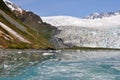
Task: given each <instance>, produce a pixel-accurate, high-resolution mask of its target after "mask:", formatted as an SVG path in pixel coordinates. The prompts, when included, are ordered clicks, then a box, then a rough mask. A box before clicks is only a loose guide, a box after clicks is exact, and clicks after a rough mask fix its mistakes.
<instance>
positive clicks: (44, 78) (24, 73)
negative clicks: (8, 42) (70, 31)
mask: <svg viewBox="0 0 120 80" xmlns="http://www.w3.org/2000/svg"><path fill="white" fill-rule="evenodd" d="M1 52H2V53H1V57H0V80H120V51H117V50H57V51H41V50H6V51H1Z"/></svg>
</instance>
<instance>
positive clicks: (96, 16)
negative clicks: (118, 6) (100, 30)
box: [84, 10, 120, 19]
mask: <svg viewBox="0 0 120 80" xmlns="http://www.w3.org/2000/svg"><path fill="white" fill-rule="evenodd" d="M117 15H120V10H119V11H116V12H106V13H93V14H91V15H89V16H87V17H84V18H85V19H102V18H106V17H112V16H117Z"/></svg>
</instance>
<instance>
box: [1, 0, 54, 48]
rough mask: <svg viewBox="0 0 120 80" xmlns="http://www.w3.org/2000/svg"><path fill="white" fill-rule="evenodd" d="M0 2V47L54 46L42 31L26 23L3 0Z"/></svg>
mask: <svg viewBox="0 0 120 80" xmlns="http://www.w3.org/2000/svg"><path fill="white" fill-rule="evenodd" d="M0 4H1V5H0V48H13V49H16V48H17V49H30V48H34V49H53V48H54V47H53V46H52V45H51V44H50V43H49V41H48V40H47V39H45V38H44V36H43V35H42V34H41V33H37V32H36V31H35V30H34V29H32V28H31V27H29V26H28V25H26V24H24V23H23V22H22V21H21V20H20V19H19V18H18V17H17V16H16V15H15V14H14V12H12V11H11V10H10V9H9V8H8V7H7V6H6V4H5V3H4V1H3V0H0Z"/></svg>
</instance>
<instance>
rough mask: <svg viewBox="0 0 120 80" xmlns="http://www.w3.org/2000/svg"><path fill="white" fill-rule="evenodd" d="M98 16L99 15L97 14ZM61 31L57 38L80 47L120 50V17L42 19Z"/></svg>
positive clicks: (58, 17) (55, 17) (56, 17)
mask: <svg viewBox="0 0 120 80" xmlns="http://www.w3.org/2000/svg"><path fill="white" fill-rule="evenodd" d="M96 15H97V14H96ZM42 20H43V21H44V22H47V23H49V24H51V25H53V26H56V27H57V28H58V29H60V30H61V32H60V34H58V35H56V36H55V37H57V38H61V39H62V40H63V41H64V43H66V44H72V45H75V46H79V47H103V48H120V15H115V16H111V17H105V18H102V19H100V18H97V19H83V18H76V17H71V16H52V17H42Z"/></svg>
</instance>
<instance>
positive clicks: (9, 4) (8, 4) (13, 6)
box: [3, 0, 23, 13]
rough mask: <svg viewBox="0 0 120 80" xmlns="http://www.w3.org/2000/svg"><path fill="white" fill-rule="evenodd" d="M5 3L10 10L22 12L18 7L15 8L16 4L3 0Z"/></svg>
mask: <svg viewBox="0 0 120 80" xmlns="http://www.w3.org/2000/svg"><path fill="white" fill-rule="evenodd" d="M3 1H4V2H5V4H6V5H7V6H8V7H9V8H10V9H11V10H12V11H18V12H20V13H22V12H23V9H22V8H21V7H19V6H17V5H16V4H14V3H13V2H11V1H10V0H3Z"/></svg>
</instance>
